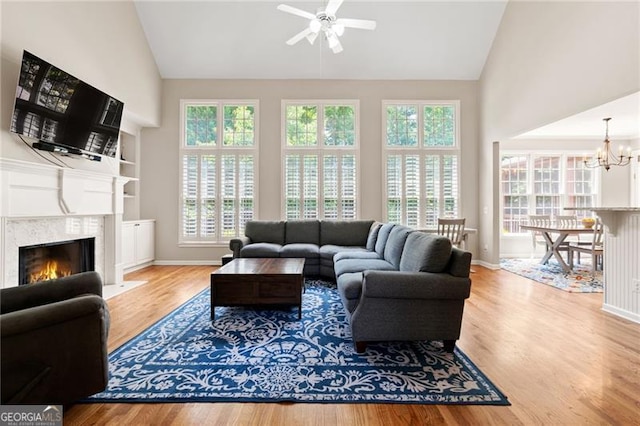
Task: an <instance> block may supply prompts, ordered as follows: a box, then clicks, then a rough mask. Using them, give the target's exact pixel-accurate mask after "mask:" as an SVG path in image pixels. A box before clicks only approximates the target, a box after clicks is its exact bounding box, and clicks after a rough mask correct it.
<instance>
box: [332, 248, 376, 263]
mask: <svg viewBox="0 0 640 426" xmlns="http://www.w3.org/2000/svg"><path fill="white" fill-rule="evenodd" d="M343 259H382V258H381V257H380V255H379V254H378V253H376V252H375V251H368V250H367V251H364V250H363V251H356V250H348V251H340V252H338V253H336V254H335V256H333V261H334V262H337V261H339V260H343Z"/></svg>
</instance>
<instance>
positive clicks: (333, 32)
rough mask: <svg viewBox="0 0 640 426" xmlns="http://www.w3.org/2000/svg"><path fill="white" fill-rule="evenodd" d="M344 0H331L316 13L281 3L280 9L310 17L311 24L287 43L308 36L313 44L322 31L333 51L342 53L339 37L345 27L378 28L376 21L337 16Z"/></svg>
mask: <svg viewBox="0 0 640 426" xmlns="http://www.w3.org/2000/svg"><path fill="white" fill-rule="evenodd" d="M343 1H344V0H329V3H328V4H327V6H326V7H325V8H324V9H319V10H318V12H317V13H316V14H315V15H314V14H313V13H311V12H307V11H304V10H302V9H298V8H297V7H293V6H288V5H286V4H281V5H279V6H278V10H280V11H282V12H287V13H291V14H293V15H297V16H301V17H303V18H307V19H309V26H307V28H305V29H304V30H302V31H300V32H299V33H298V34H296V35H294V36H293V37H291V38H290V39H289V40H287V44H288V45H289V46H293V45H294V44H296V43H297V42H299V41H300V40H302V39H303V38H306V39H307V41H309V43H311V44H313V42H315V41H316V38H317V37H318V34H319V33H320V32H321V31H322V33H323V34H324V36H325V38H326V39H327V42H328V43H329V47H330V48H331V50H333V53H340V52H342V44H340V40H339V37H340V36H342V34H344V29H345V28H357V29H360V30H374V29H375V28H376V21H370V20H366V19H348V18H341V19H338V18H336V12H337V11H338V8H339V7H340V5H342V2H343Z"/></svg>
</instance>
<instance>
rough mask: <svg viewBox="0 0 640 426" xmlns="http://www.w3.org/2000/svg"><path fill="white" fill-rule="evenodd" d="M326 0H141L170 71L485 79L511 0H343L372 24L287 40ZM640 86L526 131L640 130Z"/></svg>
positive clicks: (161, 65) (566, 134)
mask: <svg viewBox="0 0 640 426" xmlns="http://www.w3.org/2000/svg"><path fill="white" fill-rule="evenodd" d="M327 1H328V0H319V1H300V0H278V1H273V0H258V1H249V0H232V1H221V0H206V1H191V0H137V1H135V5H136V10H137V12H138V17H139V19H140V22H141V24H142V27H143V29H144V32H145V34H146V37H147V40H148V42H149V45H150V47H151V50H152V52H153V55H154V57H155V60H156V63H157V65H158V69H159V70H160V74H161V75H162V77H163V78H185V79H192V78H213V79H360V80H362V79H364V80H372V79H375V80H478V79H479V78H480V76H481V73H482V69H483V67H484V64H485V62H486V59H487V56H488V54H489V52H490V50H491V45H492V43H493V40H494V37H495V35H496V32H497V31H498V27H499V25H500V21H501V19H502V15H503V13H504V10H505V7H506V5H507V0H492V1H487V0H485V1H451V0H449V1H433V0H410V1H401V0H384V1H383V0H345V1H344V2H343V3H342V5H341V6H340V8H339V10H338V12H337V13H336V15H337V17H338V18H356V19H368V20H375V21H376V22H377V28H376V29H375V30H374V31H365V30H358V29H346V31H345V33H344V35H343V36H342V37H341V38H340V41H341V43H342V45H343V47H344V51H343V52H341V53H337V54H335V53H333V52H332V51H331V49H329V47H328V44H327V41H326V40H323V39H322V37H318V40H316V42H315V44H314V45H311V44H309V43H308V42H307V41H306V40H304V39H303V40H301V41H300V42H298V43H297V44H295V45H294V46H288V45H287V44H285V42H286V41H287V40H289V39H290V38H291V37H292V36H294V35H295V34H297V33H299V32H300V31H301V30H303V29H304V28H306V27H307V26H308V23H309V21H308V19H306V18H303V17H299V16H295V15H291V14H288V13H284V12H281V11H279V10H277V6H278V4H281V3H284V4H287V5H291V6H293V7H296V8H298V9H302V10H305V11H308V12H311V13H313V14H315V13H316V11H317V10H319V9H322V8H324V7H325V6H326V4H327ZM639 105H640V101H639V98H638V94H635V95H632V96H631V97H628V98H623V99H620V100H617V101H614V102H611V103H609V104H606V105H602V106H597V107H596V106H594V108H593V109H592V110H589V111H585V112H584V113H581V114H578V115H576V116H573V117H567V118H566V119H564V120H561V121H559V122H557V123H550V124H549V125H547V126H544V127H542V128H540V129H535V130H532V131H531V132H528V133H525V134H523V135H522V136H521V137H523V138H534V139H535V138H584V137H596V138H597V137H601V136H602V135H603V125H602V121H601V119H602V118H604V116H612V117H615V120H612V122H611V135H612V136H613V137H616V136H617V137H622V138H637V137H639V136H640V124H639V123H638V116H639V115H640V112H639Z"/></svg>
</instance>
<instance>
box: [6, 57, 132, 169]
mask: <svg viewBox="0 0 640 426" xmlns="http://www.w3.org/2000/svg"><path fill="white" fill-rule="evenodd" d="M123 107H124V104H123V103H122V102H120V101H119V100H117V99H115V98H113V97H112V96H109V95H107V94H106V93H104V92H102V91H100V90H98V89H96V88H95V87H93V86H91V85H89V84H87V83H85V82H83V81H82V80H79V79H78V78H76V77H74V76H72V75H70V74H68V73H66V72H64V71H62V70H61V69H59V68H56V67H55V66H53V65H51V64H50V63H48V62H47V61H45V60H43V59H40V58H38V57H37V56H35V55H33V54H31V53H29V52H27V51H24V54H23V56H22V68H21V69H20V78H19V81H18V87H17V89H16V101H15V106H14V110H13V117H12V119H11V131H12V132H14V133H18V134H20V135H24V136H27V137H29V138H34V139H38V140H39V141H40V142H43V143H45V144H46V145H47V146H50V147H56V148H63V149H61V151H63V152H64V151H65V148H66V150H67V151H69V152H73V153H76V154H78V153H90V154H100V155H106V156H109V157H115V155H116V151H117V148H118V132H119V130H120V121H121V119H122V110H123ZM56 150H57V149H56Z"/></svg>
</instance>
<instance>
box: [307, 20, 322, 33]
mask: <svg viewBox="0 0 640 426" xmlns="http://www.w3.org/2000/svg"><path fill="white" fill-rule="evenodd" d="M321 28H322V24H321V23H320V20H318V19H312V20H311V22H309V29H310V30H311V31H313V32H314V33H315V34H318V32H319V31H320V29H321Z"/></svg>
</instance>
